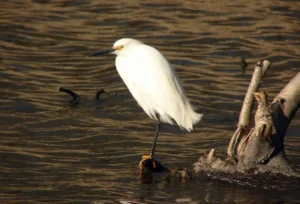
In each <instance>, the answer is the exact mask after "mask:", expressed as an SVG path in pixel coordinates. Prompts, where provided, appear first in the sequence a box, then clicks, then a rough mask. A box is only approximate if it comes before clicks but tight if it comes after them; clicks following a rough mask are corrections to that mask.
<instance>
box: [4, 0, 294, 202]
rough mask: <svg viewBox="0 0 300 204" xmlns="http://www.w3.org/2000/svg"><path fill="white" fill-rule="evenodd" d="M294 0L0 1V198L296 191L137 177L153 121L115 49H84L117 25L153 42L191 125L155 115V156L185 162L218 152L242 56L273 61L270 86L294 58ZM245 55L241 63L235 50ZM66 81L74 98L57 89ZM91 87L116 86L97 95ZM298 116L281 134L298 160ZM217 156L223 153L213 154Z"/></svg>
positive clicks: (234, 110)
mask: <svg viewBox="0 0 300 204" xmlns="http://www.w3.org/2000/svg"><path fill="white" fill-rule="evenodd" d="M295 4H297V2H295V1H279V0H276V1H240V2H235V1H228V0H225V1H220V2H218V3H217V2H212V1H178V0H175V1H164V2H163V3H162V2H161V1H148V0H146V1H143V3H140V2H139V1H134V0H132V1H107V2H106V1H96V0H94V1H81V0H75V1H64V0H58V1H37V0H35V1H34V0H32V1H20V0H15V1H1V2H0V7H1V8H2V9H1V18H0V21H1V23H0V30H1V32H0V49H1V53H0V79H1V80H0V93H1V94H0V129H1V132H0V135H1V141H0V182H1V184H2V185H1V187H0V200H1V201H2V202H5V203H33V202H43V201H44V202H48V203H116V202H117V203H135V202H136V203H144V202H146V203H161V202H164V203H176V202H178V203H180V202H182V203H198V202H216V203H219V202H236V203H250V202H253V203H266V202H267V203H268V202H274V203H276V202H277V203H280V202H291V201H298V202H299V200H300V197H299V195H298V193H297V192H292V191H289V192H285V191H275V190H263V189H255V188H247V187H241V186H236V185H232V184H228V183H222V182H215V181H209V180H206V179H199V180H189V181H169V182H167V181H165V180H163V181H161V180H158V181H155V180H154V181H151V182H141V181H140V180H139V175H138V171H137V165H138V162H139V160H140V158H141V156H142V155H144V154H147V153H148V151H149V150H150V147H151V142H152V135H153V132H154V129H155V127H154V123H153V121H151V120H150V119H149V118H148V117H147V116H146V115H145V113H143V111H142V110H141V109H140V108H139V107H138V106H137V105H136V102H135V101H134V100H133V99H132V97H131V95H130V93H129V92H128V91H127V89H126V87H125V85H124V84H123V82H122V81H121V79H120V77H119V76H118V74H117V72H116V70H115V67H114V57H113V56H107V57H103V58H91V57H88V56H89V55H90V54H91V53H93V52H94V51H96V50H100V49H106V48H109V47H111V45H112V44H113V42H114V41H115V40H116V39H118V38H121V37H133V38H138V39H140V40H142V41H144V42H145V43H148V44H151V45H152V46H155V47H157V48H158V49H160V50H161V51H162V52H163V54H164V55H165V56H166V57H167V58H168V59H169V60H170V62H171V63H172V64H173V65H174V67H175V69H176V71H177V73H178V75H179V76H180V78H181V81H182V84H183V86H184V87H185V89H186V92H187V94H188V96H189V98H190V99H191V101H192V104H193V105H194V106H195V107H197V108H198V109H199V110H200V111H199V112H202V113H204V114H205V117H204V119H203V122H201V123H200V124H198V125H197V126H196V128H195V131H193V132H192V133H186V132H184V131H181V130H180V129H179V128H178V127H175V126H169V125H164V126H163V128H162V134H161V136H160V137H159V141H158V146H157V159H158V160H160V161H162V162H163V163H164V164H166V165H167V166H182V167H187V168H190V167H191V166H192V164H193V162H195V161H196V160H197V159H198V156H199V155H201V154H202V153H203V152H204V151H206V150H207V149H209V148H211V147H213V148H215V149H217V152H225V149H226V146H227V144H228V142H229V138H230V136H231V134H232V132H233V130H234V129H235V124H236V122H237V119H238V114H239V109H240V108H241V102H242V100H243V97H244V94H245V91H246V89H247V86H248V82H249V80H250V76H251V73H252V70H253V65H254V63H255V62H256V61H258V60H260V59H269V60H270V61H272V62H273V67H272V68H271V71H270V72H269V73H268V74H267V77H266V79H265V81H264V82H263V84H262V88H263V89H264V90H266V91H268V93H269V96H270V97H274V96H275V95H276V94H277V93H278V92H279V91H280V89H281V88H282V87H283V86H284V85H285V84H286V83H287V82H288V81H289V80H290V79H291V78H292V77H293V76H294V75H295V74H296V73H297V72H299V67H300V60H299V59H300V57H299V56H300V51H299V42H300V37H299V16H300V15H299V10H297V9H296V8H297V7H296V6H295ZM242 58H245V59H246V61H247V63H248V67H247V68H246V70H245V71H244V73H241V59H242ZM58 86H61V87H68V88H70V89H72V90H74V91H76V92H77V93H78V94H79V95H80V97H81V99H80V103H79V104H78V105H76V106H72V105H70V104H69V98H68V96H66V95H65V94H64V93H61V92H58V91H57V90H56V89H57V87H58ZM99 88H103V89H105V90H109V91H111V92H113V93H118V94H121V95H123V97H122V98H118V97H115V96H113V97H111V98H106V99H103V100H100V101H97V100H93V99H95V93H96V91H97V90H98V89H99ZM299 127H300V120H299V116H297V117H296V118H295V119H294V120H293V121H292V124H291V126H290V129H289V132H288V133H287V137H286V150H287V154H288V156H289V158H290V160H291V162H292V163H293V164H295V167H296V168H297V169H299V150H298V149H299V148H298V147H299V134H300V128H299ZM223 156H224V155H223Z"/></svg>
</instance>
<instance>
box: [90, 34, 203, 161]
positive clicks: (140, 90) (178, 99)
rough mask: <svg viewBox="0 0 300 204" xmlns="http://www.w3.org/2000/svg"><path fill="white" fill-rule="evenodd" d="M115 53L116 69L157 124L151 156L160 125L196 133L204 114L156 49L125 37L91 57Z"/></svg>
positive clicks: (151, 155)
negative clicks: (196, 107) (195, 128)
mask: <svg viewBox="0 0 300 204" xmlns="http://www.w3.org/2000/svg"><path fill="white" fill-rule="evenodd" d="M109 53H113V54H115V55H117V57H116V68H117V71H118V73H119V75H120V76H121V78H122V80H123V81H124V83H125V84H126V86H127V88H128V89H129V91H130V92H131V94H132V96H133V97H134V98H135V100H136V101H137V102H138V104H139V105H140V106H141V107H142V108H143V110H144V111H145V112H146V113H147V115H148V116H149V117H150V118H152V119H153V120H155V121H156V132H155V136H154V139H153V144H152V149H151V153H150V157H153V156H154V151H155V146H156V141H157V137H158V132H159V128H160V123H161V122H164V123H169V124H173V122H174V121H175V122H176V123H177V124H178V126H179V127H180V128H181V129H185V130H187V131H191V130H193V125H195V124H196V123H198V122H199V121H200V120H201V118H202V116H203V114H198V113H196V112H195V111H194V109H193V107H192V106H191V104H190V102H189V100H188V98H187V97H186V94H185V91H184V89H183V87H182V86H181V84H180V81H179V78H178V76H177V74H176V73H175V70H174V69H173V67H172V66H171V65H170V63H169V62H168V61H167V60H166V58H165V57H164V56H163V55H162V54H161V53H160V52H159V51H158V50H157V49H155V48H153V47H150V46H148V45H145V44H144V43H142V42H141V41H138V40H135V39H131V38H123V39H120V40H118V41H116V42H115V43H114V45H113V48H112V49H108V50H105V51H101V52H97V53H95V54H93V55H92V56H97V55H102V54H109Z"/></svg>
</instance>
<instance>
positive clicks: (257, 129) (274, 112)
mask: <svg viewBox="0 0 300 204" xmlns="http://www.w3.org/2000/svg"><path fill="white" fill-rule="evenodd" d="M270 65H271V63H270V62H269V61H267V60H264V61H262V62H258V63H257V64H256V66H255V69H254V73H253V76H252V80H251V83H250V85H249V88H248V91H247V94H246V96H245V99H244V103H243V106H242V110H241V112H240V117H239V122H238V126H237V130H236V131H235V133H234V134H233V136H232V138H231V140H230V143H229V145H228V149H227V158H226V159H225V160H222V159H220V158H218V157H217V156H216V154H215V150H214V149H211V150H210V151H208V152H207V153H206V154H205V155H203V156H201V157H200V158H199V160H198V162H196V163H195V164H194V172H195V173H196V174H197V173H208V174H210V175H213V177H218V175H222V176H220V177H222V178H226V177H227V178H234V177H236V178H241V177H244V178H245V177H247V176H251V180H252V181H253V175H263V174H264V175H273V177H277V178H279V177H281V176H284V177H293V178H295V179H293V182H297V184H295V185H298V187H299V185H300V183H299V181H300V180H299V178H300V175H299V173H298V172H296V171H295V170H294V169H293V168H292V167H291V165H290V164H289V162H288V160H287V157H286V155H285V152H284V144H283V143H284V137H285V134H286V131H287V129H288V126H289V124H290V122H291V120H292V119H293V117H294V115H295V113H296V112H297V110H298V109H299V106H300V72H299V73H298V74H297V75H296V76H295V77H294V78H293V79H292V80H291V81H290V82H289V83H288V84H287V85H286V86H285V88H284V89H282V91H281V92H280V93H279V94H278V95H277V96H276V97H275V98H274V100H273V102H272V103H271V104H270V105H268V103H267V96H266V94H265V93H264V92H258V89H259V85H260V83H261V81H262V79H263V77H264V76H265V75H266V72H267V70H268V69H269V68H270ZM254 99H256V100H257V102H258V108H257V110H256V113H255V124H254V126H253V127H252V128H250V127H251V124H250V121H251V120H250V119H251V112H252V111H251V110H252V104H253V101H254ZM249 178H250V177H249ZM260 179H261V178H260V177H259V176H257V181H258V180H260ZM229 180H230V179H229ZM254 180H255V179H254ZM291 180H292V179H291Z"/></svg>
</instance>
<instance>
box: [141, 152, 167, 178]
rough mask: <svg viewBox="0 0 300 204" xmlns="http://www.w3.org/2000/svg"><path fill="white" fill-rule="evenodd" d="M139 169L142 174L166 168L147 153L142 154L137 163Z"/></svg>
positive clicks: (162, 170) (165, 169) (161, 170)
mask: <svg viewBox="0 0 300 204" xmlns="http://www.w3.org/2000/svg"><path fill="white" fill-rule="evenodd" d="M139 169H140V172H141V173H142V174H147V173H157V172H165V171H167V170H168V169H167V168H166V167H164V166H163V165H162V164H161V163H159V162H158V161H156V160H154V159H153V157H151V156H149V155H144V156H142V159H141V161H140V163H139Z"/></svg>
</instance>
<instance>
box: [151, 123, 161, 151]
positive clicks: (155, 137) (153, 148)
mask: <svg viewBox="0 0 300 204" xmlns="http://www.w3.org/2000/svg"><path fill="white" fill-rule="evenodd" d="M159 128H160V122H157V123H156V131H155V135H154V138H153V143H152V148H151V153H150V157H153V156H154V151H155V147H156V141H157V137H158V132H159Z"/></svg>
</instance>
